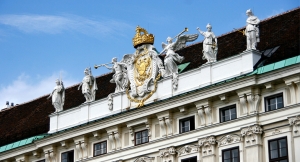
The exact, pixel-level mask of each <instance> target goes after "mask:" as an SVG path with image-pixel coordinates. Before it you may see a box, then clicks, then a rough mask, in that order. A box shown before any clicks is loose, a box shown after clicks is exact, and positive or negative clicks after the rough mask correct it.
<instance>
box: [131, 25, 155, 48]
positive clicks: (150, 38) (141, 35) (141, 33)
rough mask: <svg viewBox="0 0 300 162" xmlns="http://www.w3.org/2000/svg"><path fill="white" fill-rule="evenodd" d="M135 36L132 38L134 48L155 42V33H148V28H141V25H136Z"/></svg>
mask: <svg viewBox="0 0 300 162" xmlns="http://www.w3.org/2000/svg"><path fill="white" fill-rule="evenodd" d="M135 32H136V34H135V36H134V38H132V43H133V46H134V48H136V47H137V46H139V45H141V44H152V45H153V43H154V35H153V34H148V32H147V30H145V29H144V28H141V27H139V26H137V27H136V29H135Z"/></svg>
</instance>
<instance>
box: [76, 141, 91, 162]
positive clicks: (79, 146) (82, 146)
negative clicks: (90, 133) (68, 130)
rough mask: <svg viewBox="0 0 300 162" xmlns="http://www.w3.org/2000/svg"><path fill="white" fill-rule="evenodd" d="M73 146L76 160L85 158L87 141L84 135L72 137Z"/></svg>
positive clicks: (86, 155)
mask: <svg viewBox="0 0 300 162" xmlns="http://www.w3.org/2000/svg"><path fill="white" fill-rule="evenodd" d="M74 143H75V148H76V154H77V156H76V158H77V160H82V159H86V158H87V157H88V152H87V147H88V146H87V145H88V141H87V138H86V137H85V136H79V137H75V138H74Z"/></svg>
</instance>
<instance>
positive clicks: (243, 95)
mask: <svg viewBox="0 0 300 162" xmlns="http://www.w3.org/2000/svg"><path fill="white" fill-rule="evenodd" d="M246 13H247V15H248V19H247V26H246V27H245V28H241V29H238V30H236V31H233V32H230V33H227V34H224V35H221V36H219V37H215V36H214V34H213V32H212V31H211V29H212V27H211V25H210V24H208V25H207V31H201V30H200V29H198V31H199V33H200V34H201V35H198V34H191V35H182V34H183V33H184V32H186V31H187V29H185V30H184V31H183V32H181V33H180V34H179V35H178V36H177V37H176V41H174V42H172V40H173V39H171V38H170V39H167V40H168V43H167V44H163V48H164V50H163V51H162V52H161V53H158V52H157V50H156V49H155V48H154V46H153V42H154V36H153V35H152V34H148V31H146V30H145V29H143V28H141V27H137V29H136V31H137V33H136V35H135V36H134V38H133V45H134V47H135V48H136V52H135V53H134V54H131V55H125V56H124V57H123V59H122V60H121V61H120V62H118V61H117V59H115V58H114V59H113V61H112V67H110V66H109V65H106V64H105V65H104V64H103V65H99V66H95V68H98V67H101V66H103V67H107V68H109V69H112V70H113V73H109V74H105V75H102V76H99V77H93V76H92V74H91V69H90V68H87V69H86V70H85V71H84V72H85V76H84V78H83V81H82V83H80V84H79V85H74V86H72V87H68V88H66V89H65V88H64V87H63V84H62V81H59V80H58V81H57V86H56V87H55V89H54V91H53V92H52V93H51V95H50V96H49V95H47V96H42V97H40V98H38V99H35V100H32V101H29V102H27V103H24V104H21V105H16V106H13V107H9V108H6V109H3V110H2V111H1V112H0V121H1V122H0V130H1V135H0V162H15V161H17V162H29V161H31V162H73V161H93V162H99V161H101V162H275V161H276V162H288V161H289V162H299V161H300V154H299V150H300V55H299V54H300V49H299V44H300V42H299V30H300V28H299V24H300V23H299V15H300V8H296V9H294V10H291V11H287V12H285V13H282V14H280V15H277V16H273V17H271V18H268V19H265V20H261V21H260V20H259V19H258V18H257V17H256V16H254V15H253V13H252V12H251V10H248V11H247V12H246ZM149 32H150V31H149ZM243 33H244V34H246V36H243ZM198 36H199V37H202V36H204V38H205V39H204V41H203V42H198V43H194V44H192V45H189V46H185V43H186V42H189V41H194V40H196V39H197V38H198ZM174 51H176V53H175V52H174ZM183 58H184V59H183ZM177 64H178V66H177ZM110 82H112V83H110ZM80 88H81V90H82V91H78V89H79V90H80ZM48 96H49V97H48ZM47 98H52V100H51V99H48V100H47ZM53 107H54V108H55V109H54V108H53ZM55 110H56V111H55ZM297 153H298V154H297Z"/></svg>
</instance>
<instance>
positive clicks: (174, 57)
mask: <svg viewBox="0 0 300 162" xmlns="http://www.w3.org/2000/svg"><path fill="white" fill-rule="evenodd" d="M187 31H188V28H185V29H184V30H183V31H182V32H181V33H179V34H178V35H177V36H176V37H174V38H171V37H168V38H167V43H168V44H165V43H164V42H162V48H163V51H162V52H160V55H162V54H165V55H166V56H165V58H164V65H165V74H164V76H163V77H167V76H170V75H172V85H173V89H174V90H176V89H177V86H178V66H177V63H176V62H178V63H181V62H182V61H183V59H184V57H183V56H180V55H179V54H178V53H175V51H178V50H180V49H182V48H184V47H185V45H186V42H192V41H194V40H196V39H197V38H198V36H199V35H198V34H190V35H182V34H183V33H184V32H187ZM175 38H176V41H175V42H173V39H175Z"/></svg>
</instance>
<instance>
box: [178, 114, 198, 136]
mask: <svg viewBox="0 0 300 162" xmlns="http://www.w3.org/2000/svg"><path fill="white" fill-rule="evenodd" d="M191 130H195V116H191V117H188V118H184V119H180V120H179V133H184V132H189V131H191Z"/></svg>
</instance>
